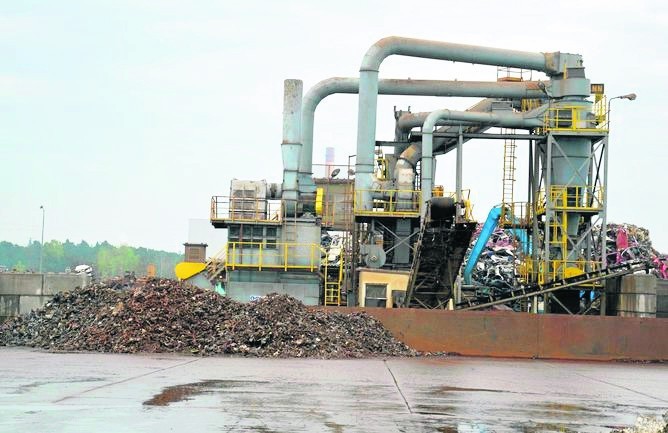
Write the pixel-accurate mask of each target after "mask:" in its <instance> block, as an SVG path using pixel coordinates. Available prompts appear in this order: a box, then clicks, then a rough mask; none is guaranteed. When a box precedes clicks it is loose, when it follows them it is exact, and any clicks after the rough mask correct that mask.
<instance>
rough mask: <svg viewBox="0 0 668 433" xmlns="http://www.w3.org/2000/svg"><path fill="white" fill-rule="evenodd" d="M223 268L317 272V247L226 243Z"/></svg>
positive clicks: (318, 246)
mask: <svg viewBox="0 0 668 433" xmlns="http://www.w3.org/2000/svg"><path fill="white" fill-rule="evenodd" d="M225 251H226V256H225V266H226V268H227V269H228V270H235V269H258V270H260V271H261V270H263V269H273V270H277V269H282V270H284V271H289V270H306V271H309V272H317V271H318V270H319V269H320V245H318V244H308V243H293V242H228V243H227V245H226V248H225Z"/></svg>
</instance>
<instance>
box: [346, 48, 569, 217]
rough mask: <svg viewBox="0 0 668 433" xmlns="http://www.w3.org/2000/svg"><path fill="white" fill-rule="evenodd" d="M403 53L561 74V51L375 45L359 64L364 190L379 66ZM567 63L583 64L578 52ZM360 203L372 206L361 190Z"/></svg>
mask: <svg viewBox="0 0 668 433" xmlns="http://www.w3.org/2000/svg"><path fill="white" fill-rule="evenodd" d="M395 54H399V55H404V56H410V57H422V58H428V59H438V60H451V61H457V62H466V63H475V64H483V65H496V66H507V67H514V68H522V69H531V70H537V71H543V72H546V73H547V74H548V75H550V76H552V75H556V74H559V73H560V71H561V69H562V66H561V63H562V62H561V58H560V55H559V53H552V54H543V53H531V52H525V51H515V50H505V49H500V48H488V47H479V46H474V45H464V44H453V43H448V42H438V41H427V40H422V39H411V38H402V37H397V36H391V37H388V38H384V39H381V40H379V41H378V42H376V43H375V44H374V45H372V46H371V47H370V48H369V49H368V51H367V52H366V54H365V55H364V58H363V59H362V65H361V66H360V89H359V107H358V117H357V160H356V167H355V170H356V175H355V188H356V189H357V190H360V191H363V190H367V189H369V188H370V187H371V184H372V182H373V154H374V153H373V150H374V145H375V139H376V113H377V108H378V107H377V103H378V69H379V68H380V65H381V63H382V62H383V60H385V58H387V57H389V56H391V55H395ZM565 60H567V62H566V63H564V66H567V65H570V64H572V63H578V62H579V63H581V60H582V59H581V57H580V56H577V55H565ZM360 204H361V206H362V207H363V208H364V209H367V208H370V207H371V195H370V194H364V193H362V196H361V202H360Z"/></svg>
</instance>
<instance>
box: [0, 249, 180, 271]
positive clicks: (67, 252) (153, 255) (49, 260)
mask: <svg viewBox="0 0 668 433" xmlns="http://www.w3.org/2000/svg"><path fill="white" fill-rule="evenodd" d="M40 250H41V245H40V243H39V242H38V241H33V242H30V243H29V244H28V245H26V246H21V245H16V244H13V243H11V242H5V241H3V242H0V267H4V268H5V269H6V270H9V271H17V272H38V271H39V258H40ZM43 254H44V257H43V265H42V267H43V270H44V272H65V270H66V269H68V268H69V269H74V268H75V267H76V266H78V265H89V266H92V267H93V268H94V270H95V273H96V275H97V276H98V277H101V278H109V277H114V276H122V275H123V274H124V273H125V272H126V271H127V272H134V273H135V274H136V275H137V276H140V275H146V273H147V267H148V265H149V264H153V265H155V267H156V275H158V276H160V277H164V278H173V277H174V266H175V265H176V264H177V263H179V262H180V261H182V260H183V255H182V254H178V253H170V252H167V251H160V250H152V249H149V248H142V247H139V248H135V247H129V246H126V245H122V246H118V247H117V246H114V245H111V244H110V243H108V242H106V241H105V242H101V243H100V242H98V243H96V244H95V245H91V244H88V243H87V242H86V241H81V242H79V243H78V244H75V243H73V242H70V241H69V240H66V241H65V242H60V241H56V240H52V241H49V242H45V243H44V251H43ZM0 269H1V268H0Z"/></svg>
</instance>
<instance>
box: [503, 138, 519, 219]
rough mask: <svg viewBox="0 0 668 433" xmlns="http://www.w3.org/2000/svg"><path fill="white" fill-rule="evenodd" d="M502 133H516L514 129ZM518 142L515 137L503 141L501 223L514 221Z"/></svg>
mask: <svg viewBox="0 0 668 433" xmlns="http://www.w3.org/2000/svg"><path fill="white" fill-rule="evenodd" d="M501 133H502V134H515V130H514V129H505V128H504V129H502V130H501ZM516 149H517V144H516V143H515V139H514V138H506V139H505V140H504V141H503V192H502V196H501V223H506V222H508V223H512V222H513V217H514V215H513V213H514V211H513V209H514V203H515V162H516V160H517V157H516V155H515V150H516Z"/></svg>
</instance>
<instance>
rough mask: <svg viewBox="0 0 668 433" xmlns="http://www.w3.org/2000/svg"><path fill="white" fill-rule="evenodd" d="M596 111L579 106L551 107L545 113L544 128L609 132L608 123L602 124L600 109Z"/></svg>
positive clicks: (550, 129) (596, 108) (549, 129)
mask: <svg viewBox="0 0 668 433" xmlns="http://www.w3.org/2000/svg"><path fill="white" fill-rule="evenodd" d="M595 110H596V113H594V112H592V110H591V109H590V108H589V107H587V106H579V105H568V106H559V107H551V108H548V110H547V111H546V112H545V115H544V117H543V127H544V129H545V130H546V131H571V132H607V126H608V125H607V123H606V122H600V120H601V116H600V107H599V106H596V107H595Z"/></svg>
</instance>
